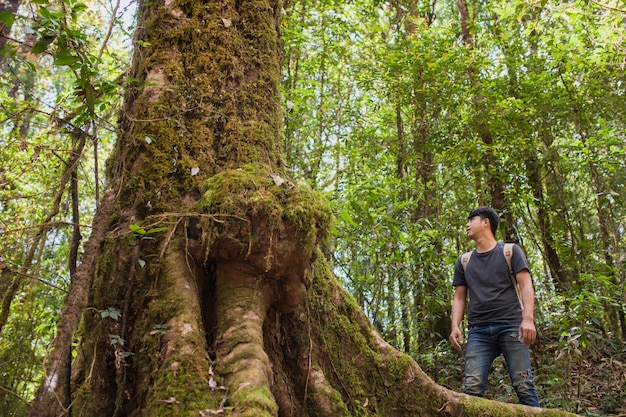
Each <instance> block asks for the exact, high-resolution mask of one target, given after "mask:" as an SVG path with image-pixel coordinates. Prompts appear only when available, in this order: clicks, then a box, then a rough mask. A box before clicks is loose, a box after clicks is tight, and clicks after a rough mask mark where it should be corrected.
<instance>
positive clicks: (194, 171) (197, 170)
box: [191, 167, 200, 177]
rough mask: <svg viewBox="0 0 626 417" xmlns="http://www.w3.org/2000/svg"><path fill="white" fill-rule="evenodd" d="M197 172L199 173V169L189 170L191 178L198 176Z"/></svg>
mask: <svg viewBox="0 0 626 417" xmlns="http://www.w3.org/2000/svg"><path fill="white" fill-rule="evenodd" d="M198 172H200V168H199V167H193V168H191V176H192V177H193V176H194V175H198Z"/></svg>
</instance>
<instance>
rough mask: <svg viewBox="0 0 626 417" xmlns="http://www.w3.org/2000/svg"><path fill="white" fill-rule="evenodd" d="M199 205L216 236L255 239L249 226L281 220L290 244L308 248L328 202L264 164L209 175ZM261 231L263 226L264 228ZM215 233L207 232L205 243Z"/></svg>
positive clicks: (276, 226)
mask: <svg viewBox="0 0 626 417" xmlns="http://www.w3.org/2000/svg"><path fill="white" fill-rule="evenodd" d="M203 192H204V194H203V197H202V200H201V201H200V203H199V210H200V211H201V212H202V213H206V214H209V215H211V216H213V218H214V220H215V222H214V227H215V228H217V229H218V231H217V232H216V234H225V235H230V236H233V237H235V236H237V237H238V238H239V239H241V240H242V241H248V242H249V243H252V244H254V243H256V241H255V238H258V235H257V236H255V235H251V233H252V231H251V230H250V229H251V228H252V226H250V224H249V223H248V222H250V223H252V222H254V223H255V230H256V231H257V232H258V233H262V232H263V230H260V231H259V230H258V229H256V227H259V228H260V229H263V225H266V226H265V227H266V228H267V229H268V230H269V231H270V233H272V232H277V231H279V230H280V228H281V227H283V226H285V224H286V223H287V224H288V225H290V226H291V227H293V229H294V232H295V233H296V236H294V238H295V239H296V241H295V242H294V244H298V245H300V246H301V247H303V248H304V250H308V251H309V252H311V251H313V248H314V247H315V244H316V243H317V240H318V239H319V237H320V236H322V235H325V234H326V233H327V232H328V230H329V226H330V220H331V211H330V207H329V205H328V202H327V201H326V200H325V199H324V198H323V197H322V196H320V195H319V194H317V193H315V192H314V191H313V190H311V189H310V188H309V187H307V186H306V185H304V184H293V183H291V182H290V181H288V180H285V179H283V178H282V177H280V175H279V174H277V173H274V172H272V171H271V170H270V168H269V167H268V166H266V165H262V164H251V165H245V166H243V167H241V168H239V169H235V170H228V171H225V172H221V173H219V174H216V175H214V176H213V177H211V178H210V179H209V180H207V181H206V182H205V184H204V189H203ZM266 231H267V230H266ZM216 234H210V233H208V234H207V235H206V236H207V239H209V240H208V241H205V246H206V247H208V248H210V246H211V245H212V243H213V242H212V240H213V239H215V237H216Z"/></svg>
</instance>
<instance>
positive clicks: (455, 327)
mask: <svg viewBox="0 0 626 417" xmlns="http://www.w3.org/2000/svg"><path fill="white" fill-rule="evenodd" d="M466 299H467V287H466V286H464V285H457V286H456V287H454V298H453V299H452V331H451V332H450V343H452V347H453V348H455V349H456V350H461V343H463V332H461V328H460V326H461V320H463V315H464V314H465V303H466Z"/></svg>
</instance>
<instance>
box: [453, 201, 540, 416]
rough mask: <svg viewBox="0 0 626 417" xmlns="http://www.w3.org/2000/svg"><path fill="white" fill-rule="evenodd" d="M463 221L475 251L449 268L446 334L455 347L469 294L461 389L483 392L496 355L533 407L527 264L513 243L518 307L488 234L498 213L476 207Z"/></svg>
mask: <svg viewBox="0 0 626 417" xmlns="http://www.w3.org/2000/svg"><path fill="white" fill-rule="evenodd" d="M467 219H468V220H467V225H466V227H465V228H466V232H467V236H468V237H469V238H470V239H472V240H473V241H475V242H476V250H475V251H473V252H472V255H471V257H470V259H469V262H467V264H466V265H465V267H464V266H463V262H462V260H461V258H459V259H458V260H457V262H456V265H455V268H454V280H453V282H452V285H454V288H455V289H454V299H453V302H452V331H451V332H450V342H451V343H452V346H453V347H454V348H455V349H457V350H461V343H463V333H462V332H461V329H460V327H459V326H460V324H461V320H462V319H463V315H464V313H465V304H466V299H467V295H468V292H469V308H468V312H467V316H468V328H469V333H468V337H467V346H466V354H465V390H464V392H465V393H466V394H470V395H476V396H482V395H483V394H484V392H485V385H486V384H487V377H488V374H489V368H490V367H491V364H492V362H493V361H494V359H495V358H497V357H498V356H499V355H500V354H501V353H502V354H503V355H504V359H505V361H506V364H507V368H508V371H509V376H510V377H511V381H512V383H513V387H514V388H515V392H516V393H517V396H518V398H519V402H520V404H525V405H530V406H534V407H539V398H538V397H537V393H536V391H535V382H534V379H533V375H532V370H531V366H530V351H529V346H530V345H532V344H533V343H534V342H535V339H536V337H537V332H536V330H535V323H534V318H533V310H534V306H535V292H534V290H533V284H532V280H531V277H530V271H529V269H528V262H527V261H526V257H525V256H524V254H523V252H522V250H521V249H520V248H519V246H517V245H513V255H512V257H511V267H512V270H513V272H514V273H515V276H516V278H517V282H518V283H519V287H520V290H521V301H522V305H523V309H522V306H520V301H519V299H518V296H517V293H516V290H515V287H514V285H513V283H512V281H511V278H510V275H509V267H508V264H507V260H506V258H505V256H504V245H503V244H502V243H499V242H497V241H496V239H495V237H494V236H495V234H496V230H497V229H498V215H497V214H496V212H495V211H494V210H493V209H491V208H489V207H479V208H477V209H475V210H473V211H472V212H471V213H470V214H469V216H468V218H467Z"/></svg>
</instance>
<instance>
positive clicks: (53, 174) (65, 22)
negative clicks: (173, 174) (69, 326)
mask: <svg viewBox="0 0 626 417" xmlns="http://www.w3.org/2000/svg"><path fill="white" fill-rule="evenodd" d="M134 14H135V5H133V4H122V3H121V2H115V1H112V2H90V1H89V0H87V1H85V2H79V1H74V0H63V1H60V0H59V1H47V0H38V1H31V2H20V1H17V0H15V1H11V2H6V3H3V4H2V5H1V6H0V27H1V28H2V38H1V39H0V42H1V43H0V49H1V51H2V53H1V55H0V70H1V71H2V77H1V78H0V83H2V88H0V121H1V124H0V128H1V129H2V131H1V135H0V298H1V300H2V304H1V308H2V310H1V312H0V404H6V407H2V411H0V415H3V416H21V415H23V412H24V411H23V410H24V409H25V406H26V404H28V403H29V402H31V401H32V399H33V398H34V395H35V393H36V390H37V387H38V386H39V383H40V381H41V379H42V377H43V368H42V363H43V361H44V358H45V357H46V354H47V352H48V348H49V346H50V345H51V343H52V340H53V339H54V337H55V332H56V325H57V323H58V321H59V316H60V311H61V309H62V308H63V306H64V302H65V300H66V296H67V294H68V292H69V290H70V284H71V282H72V277H74V276H75V274H76V269H77V267H79V266H80V264H81V255H82V253H83V250H84V244H85V242H86V241H87V238H88V237H89V235H90V233H91V226H90V225H91V224H92V219H93V216H94V213H95V211H96V207H97V206H98V204H99V202H100V201H102V197H103V192H104V191H103V190H105V189H106V188H107V185H108V184H107V183H106V180H105V176H104V175H103V172H104V171H105V169H106V159H107V157H108V156H109V154H110V152H111V149H112V148H113V145H114V143H115V140H116V137H117V136H116V135H117V134H118V132H119V126H118V125H117V123H118V114H119V111H120V107H121V105H122V102H121V97H122V96H123V94H124V92H126V91H127V90H128V88H129V86H130V85H132V84H133V82H134V81H136V80H133V79H130V78H129V76H128V74H129V73H130V71H129V67H130V64H131V54H132V52H133V50H136V49H137V48H140V47H147V46H148V45H144V44H142V41H140V40H137V38H133V33H134V30H135V29H136V28H135V15H134ZM625 19H626V3H624V2H623V1H618V0H607V1H599V2H597V1H582V0H571V1H548V0H545V1H522V0H514V1H491V2H487V1H480V0H478V1H467V2H466V1H464V0H457V1H456V2H450V1H447V2H441V1H440V2H438V1H436V0H435V1H416V2H413V1H406V2H403V1H389V2H381V1H369V0H363V1H353V2H337V1H326V0H322V1H318V2H308V1H286V2H285V4H284V5H283V19H282V21H281V26H280V27H281V34H282V40H283V43H284V44H283V47H284V55H283V57H282V78H281V88H282V90H281V94H282V103H281V105H282V110H283V115H284V116H283V122H284V137H283V146H284V152H285V154H286V156H287V161H286V162H287V167H288V170H289V173H290V175H291V176H292V177H293V178H295V179H296V180H297V181H300V182H302V183H306V184H307V185H308V186H309V187H310V188H311V189H313V190H316V191H318V192H320V193H322V194H323V195H324V196H325V197H326V198H327V200H328V201H329V202H330V205H331V210H332V213H333V217H334V221H333V223H332V231H331V235H330V237H328V238H327V239H326V240H325V241H324V242H323V243H322V245H321V249H322V251H323V252H324V254H325V256H326V257H327V258H328V259H330V260H331V264H332V268H333V272H334V273H335V274H336V276H337V277H338V278H339V279H340V281H341V283H342V285H343V286H344V287H345V288H346V289H347V290H349V291H350V293H351V294H352V295H353V296H354V298H355V300H356V302H357V304H358V306H359V307H360V308H361V309H362V310H363V311H364V312H365V313H366V315H367V317H368V318H369V319H370V321H371V322H372V323H373V325H374V327H375V328H376V330H377V331H378V332H379V333H380V335H381V336H382V337H383V339H384V340H385V341H387V342H388V343H390V344H391V345H392V346H394V347H395V348H396V349H398V350H400V351H403V352H405V353H407V354H409V355H411V356H412V357H413V358H415V359H416V361H417V362H418V363H419V365H420V366H421V367H422V368H423V369H424V370H425V371H426V372H427V373H428V374H429V375H430V376H431V377H432V378H433V379H434V380H435V381H436V382H437V383H439V384H441V385H443V386H446V387H450V388H452V389H455V390H460V384H461V373H462V358H461V357H460V356H459V355H458V354H457V353H456V352H455V351H453V350H452V349H450V347H449V345H448V343H447V335H448V332H449V309H450V303H451V295H452V287H451V274H452V267H453V264H454V261H455V260H456V259H457V257H458V256H459V255H460V254H461V253H463V252H464V251H466V250H467V249H468V248H470V247H471V245H470V242H467V241H466V239H465V235H464V225H465V220H466V218H467V214H468V213H469V211H470V210H471V209H473V208H474V207H476V206H478V205H482V204H487V205H491V206H493V207H494V208H495V209H496V210H497V211H498V212H499V213H500V215H501V219H502V221H501V226H500V229H499V236H497V238H498V239H500V240H504V241H512V242H517V243H518V244H519V245H520V246H521V247H522V248H523V250H524V251H525V253H526V254H527V256H528V258H529V262H530V264H531V272H532V275H533V280H534V285H535V289H536V297H537V303H536V304H537V312H536V315H535V319H536V322H537V329H538V331H539V342H538V344H537V345H536V347H535V348H534V354H533V360H534V362H535V363H534V366H535V368H536V369H535V373H536V374H537V375H536V380H537V383H538V389H539V395H540V397H541V398H542V402H543V405H545V406H546V407H557V408H562V409H565V410H568V411H572V412H576V413H580V414H583V415H589V416H595V415H611V414H624V413H626V409H625V408H624V404H626V397H625V394H624V393H625V392H626V378H625V377H624V374H625V373H626V348H625V346H626V345H625V340H626V290H625V287H626V269H625V268H626V237H625V236H624V231H625V226H626V206H625V205H624V201H625V197H626V189H625V181H626V169H625V165H626V158H625V157H624V152H625V151H626V145H625V137H626V126H625V120H626V97H625V94H626V90H625V89H626V76H625V75H626V74H625V72H624V69H625V66H626V40H625V39H626V30H625V29H624V27H625V26H624V20H625ZM222 23H223V24H224V25H228V24H229V22H228V21H225V22H222ZM144 88H150V86H149V85H147V86H144ZM155 140H158V139H157V138H155V137H151V136H145V137H144V138H143V141H144V142H145V144H147V145H150V144H151V143H152V142H153V141H155ZM172 164H173V165H176V164H177V162H176V161H173V162H172ZM197 169H198V168H196V167H191V171H190V173H191V175H196V174H198V171H197ZM276 181H278V179H276ZM127 232H128V234H129V236H130V237H129V239H137V240H142V239H143V240H150V239H151V238H153V237H154V236H156V235H158V234H159V233H161V232H162V229H160V228H158V227H155V228H145V227H143V226H142V225H139V224H135V225H131V227H130V229H129V230H128V231H127ZM142 262H144V263H142ZM138 267H139V268H143V267H145V261H144V260H142V259H139V262H138ZM95 313H96V314H98V315H99V316H100V317H101V318H105V319H108V320H113V321H116V320H121V319H122V316H123V314H124V313H123V312H122V311H120V310H118V309H116V308H113V307H110V308H107V309H102V310H99V311H97V312H95ZM154 331H155V332H159V331H164V329H161V328H155V329H154ZM78 337H79V335H76V338H78ZM110 343H111V344H112V345H116V346H120V347H121V348H120V349H121V351H123V349H122V347H123V346H124V340H123V339H122V338H121V337H120V336H119V335H116V334H111V335H110ZM74 354H75V352H74ZM133 354H134V352H131V351H124V352H123V355H127V356H132V355H133ZM502 368H503V365H502V364H496V370H495V373H494V376H493V377H492V378H493V379H494V381H493V383H492V389H491V390H490V391H489V392H488V394H487V396H488V397H490V398H495V399H499V400H502V401H512V400H511V398H512V396H514V393H513V392H512V391H510V390H508V389H507V388H506V385H507V384H498V383H497V381H499V379H505V380H506V372H505V371H504V370H503V369H502Z"/></svg>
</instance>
